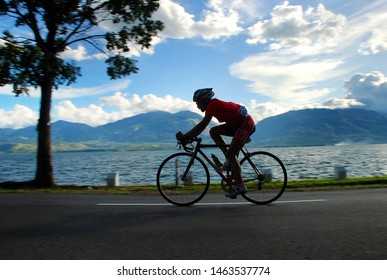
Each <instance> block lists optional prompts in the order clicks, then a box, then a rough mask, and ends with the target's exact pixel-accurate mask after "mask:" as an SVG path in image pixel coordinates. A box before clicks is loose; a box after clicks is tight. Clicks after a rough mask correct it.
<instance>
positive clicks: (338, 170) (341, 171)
mask: <svg viewBox="0 0 387 280" xmlns="http://www.w3.org/2000/svg"><path fill="white" fill-rule="evenodd" d="M334 172H335V179H338V180H342V179H345V178H347V170H346V169H345V167H344V166H335V168H334Z"/></svg>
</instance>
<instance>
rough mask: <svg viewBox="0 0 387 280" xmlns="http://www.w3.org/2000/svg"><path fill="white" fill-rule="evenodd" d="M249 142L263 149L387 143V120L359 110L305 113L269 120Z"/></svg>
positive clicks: (282, 115)
mask: <svg viewBox="0 0 387 280" xmlns="http://www.w3.org/2000/svg"><path fill="white" fill-rule="evenodd" d="M252 138H253V140H254V141H255V142H256V143H258V144H260V145H266V146H309V145H334V144H339V143H369V144H374V143H387V117H386V116H384V115H381V114H379V113H377V112H374V111H369V110H362V109H336V110H329V109H307V110H299V111H290V112H287V113H285V114H281V115H278V116H274V117H269V118H267V119H264V120H262V121H261V122H259V123H258V124H257V132H256V133H255V134H254V135H253V137H252Z"/></svg>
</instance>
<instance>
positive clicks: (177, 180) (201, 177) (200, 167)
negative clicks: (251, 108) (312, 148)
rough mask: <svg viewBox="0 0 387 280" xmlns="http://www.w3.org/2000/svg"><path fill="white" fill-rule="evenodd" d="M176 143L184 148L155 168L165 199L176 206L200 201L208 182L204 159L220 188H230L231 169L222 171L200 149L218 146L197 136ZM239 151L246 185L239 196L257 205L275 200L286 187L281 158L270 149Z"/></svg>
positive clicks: (229, 189)
mask: <svg viewBox="0 0 387 280" xmlns="http://www.w3.org/2000/svg"><path fill="white" fill-rule="evenodd" d="M194 143H196V144H194ZM178 144H179V145H180V148H181V147H183V149H184V151H185V152H179V153H175V154H172V155H170V156H168V157H167V158H166V159H164V161H163V162H162V163H161V164H160V167H159V169H158V171H157V177H156V180H157V188H158V190H159V192H160V194H161V196H162V197H163V198H164V199H165V200H167V201H168V202H170V203H172V204H174V205H178V206H189V205H193V204H195V203H197V202H198V201H200V200H201V199H202V198H203V197H204V196H205V194H206V193H207V191H208V189H209V186H210V173H209V170H208V167H207V165H206V164H205V161H206V162H207V163H208V164H209V165H210V166H211V167H212V168H213V169H214V170H215V172H216V173H217V174H218V175H219V176H220V178H221V179H222V180H221V182H220V185H221V187H222V189H223V190H224V191H225V192H230V191H231V189H232V187H233V185H234V183H235V182H234V179H233V178H232V174H231V172H230V171H222V168H221V167H220V166H217V165H216V164H215V163H214V162H213V161H212V160H211V159H210V158H209V157H208V155H207V154H206V153H204V152H203V151H202V149H207V148H219V147H220V146H218V145H216V144H202V139H201V138H197V137H196V138H195V139H192V140H191V141H189V142H188V143H179V142H178ZM229 146H230V145H226V147H229ZM241 153H242V155H243V158H242V160H240V164H241V168H242V176H243V181H244V184H245V186H246V187H247V189H248V191H247V192H246V193H245V194H241V196H242V197H243V198H244V199H246V200H247V201H249V202H252V203H254V204H260V205H261V204H269V203H272V202H273V201H275V200H277V199H278V198H279V197H280V196H281V195H282V194H283V192H284V191H285V188H286V184H287V172H286V168H285V165H284V164H283V163H282V161H281V160H280V159H279V158H278V157H277V156H275V155H273V154H271V153H269V152H265V151H256V152H252V153H250V152H249V151H248V150H247V147H246V145H245V146H244V147H243V148H242V149H241ZM199 155H200V156H201V157H199Z"/></svg>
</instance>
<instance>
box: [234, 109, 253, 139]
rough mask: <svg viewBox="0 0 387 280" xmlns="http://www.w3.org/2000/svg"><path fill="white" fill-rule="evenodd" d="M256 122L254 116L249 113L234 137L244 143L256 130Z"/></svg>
mask: <svg viewBox="0 0 387 280" xmlns="http://www.w3.org/2000/svg"><path fill="white" fill-rule="evenodd" d="M254 128H255V124H254V120H253V118H252V117H251V116H250V115H249V116H247V117H246V119H245V120H244V122H243V123H242V125H241V126H240V127H239V128H238V129H237V131H236V132H235V135H234V137H233V139H234V140H235V141H237V142H239V143H242V144H244V143H245V142H246V140H247V139H248V138H249V136H250V135H251V133H252V132H253V131H254Z"/></svg>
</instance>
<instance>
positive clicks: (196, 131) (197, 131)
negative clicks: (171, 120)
mask: <svg viewBox="0 0 387 280" xmlns="http://www.w3.org/2000/svg"><path fill="white" fill-rule="evenodd" d="M211 119H212V116H211V115H205V116H204V118H203V119H202V120H201V121H200V122H199V123H198V124H197V125H195V126H194V127H193V128H192V129H191V130H190V131H188V132H187V133H186V134H184V138H185V139H192V138H195V137H196V136H198V135H199V134H200V133H202V132H203V130H204V129H205V128H206V127H207V125H208V124H209V123H210V122H211Z"/></svg>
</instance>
